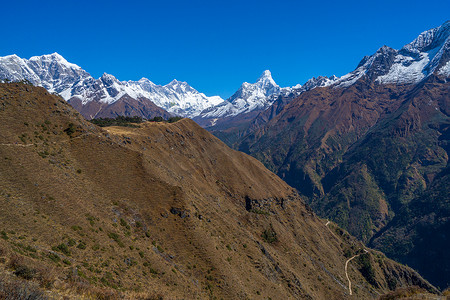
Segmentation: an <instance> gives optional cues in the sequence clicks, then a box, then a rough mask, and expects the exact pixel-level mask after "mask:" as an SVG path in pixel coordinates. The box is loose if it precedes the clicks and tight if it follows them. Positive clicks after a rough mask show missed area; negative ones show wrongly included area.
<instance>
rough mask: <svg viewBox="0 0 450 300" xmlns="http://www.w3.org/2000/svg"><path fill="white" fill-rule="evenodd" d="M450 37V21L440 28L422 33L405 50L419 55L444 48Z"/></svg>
mask: <svg viewBox="0 0 450 300" xmlns="http://www.w3.org/2000/svg"><path fill="white" fill-rule="evenodd" d="M449 36H450V21H446V22H445V23H444V24H442V25H441V26H439V27H436V28H433V29H430V30H427V31H424V32H422V33H421V34H420V35H419V36H418V37H417V38H416V39H414V41H412V42H411V43H409V44H407V45H405V46H404V47H403V50H405V51H408V52H412V53H418V52H426V51H429V50H432V49H434V48H436V47H439V46H442V45H443V44H444V43H445V42H446V41H447V40H448V38H449Z"/></svg>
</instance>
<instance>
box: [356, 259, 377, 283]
mask: <svg viewBox="0 0 450 300" xmlns="http://www.w3.org/2000/svg"><path fill="white" fill-rule="evenodd" d="M358 263H359V265H360V267H359V271H360V272H361V275H363V276H364V278H366V280H367V282H368V283H370V284H371V285H373V286H374V287H378V283H377V280H376V277H375V270H374V269H373V267H372V262H371V261H370V255H369V254H368V253H365V254H361V255H360V256H359V257H358Z"/></svg>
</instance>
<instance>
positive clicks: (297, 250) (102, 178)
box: [0, 84, 436, 299]
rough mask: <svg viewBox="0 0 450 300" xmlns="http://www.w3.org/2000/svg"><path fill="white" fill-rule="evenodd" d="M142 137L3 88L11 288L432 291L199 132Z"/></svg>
mask: <svg viewBox="0 0 450 300" xmlns="http://www.w3.org/2000/svg"><path fill="white" fill-rule="evenodd" d="M140 126H141V127H140V128H123V127H109V128H106V129H102V128H99V127H97V126H94V125H92V124H90V123H89V122H87V121H86V120H85V119H84V118H82V117H81V115H80V114H79V113H78V112H76V111H75V110H74V109H73V108H71V107H70V106H69V105H67V103H66V102H65V101H64V100H63V99H62V98H59V97H57V96H54V95H50V94H48V93H47V92H46V91H45V90H44V89H43V88H36V87H32V86H28V85H24V84H0V128H1V130H0V158H1V159H0V207H1V211H0V237H1V239H0V276H1V278H2V283H8V286H13V287H17V288H20V287H23V286H27V287H31V288H33V289H35V290H34V292H35V293H38V292H39V291H42V290H43V289H44V290H46V291H47V293H48V294H49V295H51V296H54V297H62V295H65V296H69V297H72V298H74V299H76V298H79V297H81V296H85V297H88V296H89V297H93V298H100V297H103V298H105V297H110V298H112V299H114V298H118V297H121V296H124V297H128V298H132V299H135V298H136V299H139V298H141V299H148V298H149V297H150V298H151V297H158V296H159V295H164V297H167V298H169V299H175V298H202V299H203V298H210V297H217V298H226V299H243V298H251V297H252V298H253V297H255V298H257V297H260V296H261V297H265V298H268V297H270V298H272V299H280V298H282V299H288V298H289V297H292V298H297V299H346V298H351V297H357V298H360V299H371V298H376V297H377V296H378V295H379V294H383V293H386V292H388V291H390V290H393V289H395V288H396V287H402V286H403V287H406V286H411V285H418V286H421V287H423V288H425V289H428V290H429V291H431V292H435V291H436V290H435V289H434V288H433V287H432V286H431V285H429V284H428V283H427V282H426V281H424V280H423V279H421V277H420V276H419V275H418V274H417V273H415V272H414V271H413V270H411V269H409V268H407V267H404V266H402V265H400V264H398V263H395V262H393V261H391V260H389V259H387V258H386V257H384V255H383V254H381V253H379V252H376V251H373V250H370V249H368V253H366V252H365V251H364V249H365V248H364V245H363V244H362V243H361V242H358V241H357V240H355V239H354V238H352V237H351V236H350V235H349V234H347V233H346V232H345V231H343V230H342V229H340V228H339V227H337V226H336V225H335V224H333V223H329V222H326V221H325V220H321V219H319V218H318V217H316V215H315V214H314V213H313V212H312V211H311V209H310V208H309V207H308V206H307V205H305V204H304V202H303V200H302V198H301V197H300V196H299V195H298V194H297V193H296V192H295V191H294V190H293V189H292V188H291V187H289V186H288V185H287V184H286V183H284V182H283V181H282V180H281V179H280V178H279V177H277V176H276V175H275V174H273V173H271V172H270V171H268V170H267V169H265V168H264V166H263V165H262V164H261V163H260V162H258V161H257V160H256V159H254V158H252V157H250V156H247V155H245V154H243V153H240V152H237V151H234V150H231V149H230V148H228V147H227V146H226V145H225V144H224V143H222V142H221V141H219V140H218V139H217V138H215V137H214V136H212V135H211V134H210V133H208V132H207V131H205V130H204V129H202V128H200V127H199V126H198V125H197V124H195V123H194V122H193V121H190V120H187V119H184V120H181V121H178V122H176V123H173V124H165V123H150V122H147V123H142V124H140ZM353 256H355V257H354V259H352V260H351V262H349V263H348V270H347V272H346V271H345V265H346V261H347V260H348V259H350V258H352V257H353ZM347 276H348V279H347ZM348 280H350V281H351V283H352V286H353V290H352V294H353V296H350V290H349V288H348V287H349V285H348V284H349V283H348ZM4 286H5V285H4V284H3V285H1V286H0V293H5V291H6V292H8V293H12V292H13V291H12V290H5V288H4ZM31 288H30V289H29V290H30V291H31V290H33V289H31Z"/></svg>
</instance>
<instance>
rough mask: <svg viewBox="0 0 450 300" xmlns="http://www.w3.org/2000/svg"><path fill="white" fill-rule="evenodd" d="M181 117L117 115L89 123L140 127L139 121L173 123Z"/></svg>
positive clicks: (101, 125)
mask: <svg viewBox="0 0 450 300" xmlns="http://www.w3.org/2000/svg"><path fill="white" fill-rule="evenodd" d="M181 119H183V118H182V117H170V118H168V119H167V120H165V119H164V118H163V117H161V116H158V117H154V118H153V119H150V120H146V119H144V118H142V117H137V116H134V117H124V116H117V117H116V118H97V119H92V120H90V122H91V123H93V124H95V125H97V126H100V127H108V126H123V127H135V128H138V127H140V126H139V125H136V124H139V123H143V122H145V121H149V122H167V123H175V122H177V121H179V120H181Z"/></svg>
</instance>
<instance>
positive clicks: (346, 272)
mask: <svg viewBox="0 0 450 300" xmlns="http://www.w3.org/2000/svg"><path fill="white" fill-rule="evenodd" d="M330 223H331V222H330V221H329V220H327V223H326V224H325V226H326V227H327V228H328V230H329V231H330V232H331V234H332V235H333V236H334V237H335V238H338V237H337V236H336V235H335V234H334V233H333V231H331V229H330V228H329V227H328V225H330ZM363 250H364V253H360V254H357V255H354V256H352V257H350V258H349V259H347V261H346V262H345V268H344V269H345V277H347V281H348V290H349V292H350V296H351V295H352V294H353V292H352V282H351V281H350V277H348V271H347V269H348V263H349V262H350V261H351V260H352V259H354V258H356V257H358V256H360V255H362V254H365V253H369V251H367V250H366V249H363Z"/></svg>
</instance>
